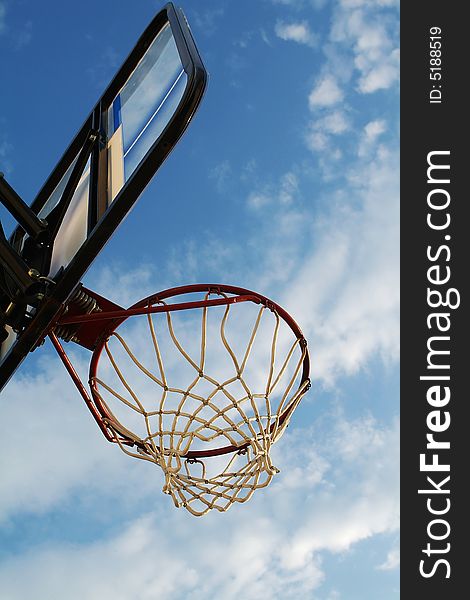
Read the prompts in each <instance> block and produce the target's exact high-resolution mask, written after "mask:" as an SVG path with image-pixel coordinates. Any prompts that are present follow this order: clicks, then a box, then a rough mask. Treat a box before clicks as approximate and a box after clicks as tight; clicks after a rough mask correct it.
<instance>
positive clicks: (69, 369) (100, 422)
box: [49, 331, 125, 443]
mask: <svg viewBox="0 0 470 600" xmlns="http://www.w3.org/2000/svg"><path fill="white" fill-rule="evenodd" d="M49 339H50V340H51V342H52V345H53V346H54V348H55V349H56V351H57V354H58V355H59V357H60V360H61V361H62V363H63V365H64V367H65V368H66V369H67V372H68V374H69V375H70V377H71V378H72V381H73V382H74V384H75V386H76V388H77V389H78V391H79V392H80V395H81V397H82V398H83V400H84V401H85V404H86V405H87V407H88V410H89V411H90V412H91V414H92V415H93V418H94V419H95V421H96V422H97V424H98V427H99V428H100V429H101V431H102V432H103V435H104V437H105V438H106V439H107V440H108V441H109V442H116V439H115V438H114V436H112V435H111V434H110V433H109V431H108V429H107V427H106V425H105V424H104V422H103V419H102V416H101V415H100V413H99V412H98V410H97V409H96V406H95V405H94V404H93V402H92V400H91V398H90V396H89V395H88V392H87V390H86V388H85V386H84V385H83V383H82V381H81V379H80V377H79V375H78V373H77V372H76V371H75V369H74V367H73V365H72V363H71V362H70V359H69V357H68V356H67V353H66V352H65V350H64V348H63V346H62V344H61V343H60V342H59V339H58V337H57V336H56V335H55V333H54V332H53V331H51V332H50V333H49ZM123 443H125V441H124V440H123Z"/></svg>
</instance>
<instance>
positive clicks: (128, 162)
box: [0, 4, 207, 385]
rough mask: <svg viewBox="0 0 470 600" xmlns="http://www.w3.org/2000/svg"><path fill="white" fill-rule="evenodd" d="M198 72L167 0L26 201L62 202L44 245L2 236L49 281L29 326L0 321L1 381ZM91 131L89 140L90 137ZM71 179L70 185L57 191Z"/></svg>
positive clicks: (169, 131)
mask: <svg viewBox="0 0 470 600" xmlns="http://www.w3.org/2000/svg"><path fill="white" fill-rule="evenodd" d="M206 80H207V75H206V72H205V69H204V67H203V65H202V62H201V60H200V57H199V54H198V52H197V49H196V46H195V44H194V40H193V39H192V36H191V34H190V32H189V28H188V26H187V22H186V19H185V18H184V15H183V14H182V12H181V11H179V10H176V9H175V8H174V7H173V5H172V4H168V5H167V6H166V7H165V8H164V9H163V10H162V11H160V13H158V15H157V16H156V17H155V19H154V20H153V21H152V23H151V24H150V25H149V27H148V28H147V30H146V31H145V32H144V34H143V35H142V37H141V38H140V40H139V41H138V43H137V45H136V47H135V48H134V50H133V51H132V52H131V54H130V55H129V57H128V59H127V60H126V62H125V63H124V64H123V66H122V67H121V69H120V70H119V71H118V73H117V74H116V76H115V78H114V79H113V81H112V82H111V84H110V85H109V86H108V88H107V90H106V91H105V93H104V94H103V96H102V97H101V98H100V100H99V101H98V103H97V104H96V106H95V108H94V109H93V111H92V112H91V114H90V116H89V117H88V119H87V120H86V121H85V123H84V125H83V127H82V128H81V130H80V131H79V133H78V134H77V136H76V137H75V139H74V140H73V142H72V144H71V145H70V146H69V148H68V149H67V151H66V152H65V154H64V156H63V157H62V159H61V160H60V161H59V163H58V165H57V167H56V168H55V169H54V171H53V172H52V173H51V175H50V177H49V178H48V179H47V181H46V183H45V185H44V186H43V188H42V189H41V191H40V192H39V194H38V196H37V197H36V199H35V201H34V202H33V204H32V208H33V210H34V211H35V212H36V214H37V215H38V216H39V217H41V218H42V219H44V220H46V221H47V222H49V221H51V222H52V221H53V220H54V219H56V220H57V219H58V216H57V215H58V213H61V212H63V214H61V215H60V218H59V220H58V222H57V227H56V231H55V234H54V239H53V241H52V243H51V244H50V245H49V246H50V247H49V249H48V251H47V252H46V251H45V252H43V253H42V254H41V255H39V254H38V253H36V254H35V253H34V252H31V245H32V244H29V246H28V236H27V235H26V234H25V232H24V231H23V230H21V228H17V230H16V231H15V232H14V234H13V235H12V237H11V238H10V242H11V244H12V246H13V247H14V248H16V249H17V251H18V252H19V253H20V254H21V255H22V256H23V258H24V260H25V261H27V263H28V265H31V266H32V267H33V268H35V269H36V270H38V271H39V272H40V273H41V275H43V276H45V277H48V278H50V279H53V280H54V282H55V284H54V286H53V287H52V288H51V290H50V298H46V300H45V302H44V303H43V305H41V306H39V307H33V308H32V310H31V307H30V311H31V312H32V314H33V315H34V316H33V320H32V321H33V323H32V326H29V327H27V328H26V330H25V331H21V332H18V333H19V334H18V335H17V334H16V333H15V332H13V331H12V330H11V329H10V330H9V331H10V334H9V336H8V338H7V339H6V340H5V342H4V343H3V344H2V346H1V351H0V361H1V363H0V385H3V384H4V383H5V382H6V381H7V380H8V377H9V376H10V375H11V373H12V372H13V371H14V369H15V368H16V366H17V365H18V364H19V362H21V360H22V359H23V358H24V356H25V355H26V354H27V353H28V352H29V351H30V350H31V349H32V348H34V346H35V345H36V344H37V342H38V341H39V340H40V339H41V337H44V335H45V333H46V332H47V328H48V327H49V326H50V323H51V321H52V320H53V318H54V315H55V314H57V312H58V310H60V309H61V307H62V305H63V303H64V302H66V301H67V299H68V297H69V296H70V294H71V293H72V292H73V290H74V289H75V287H76V286H77V285H78V283H79V281H80V279H81V278H82V277H83V275H84V273H85V272H86V270H87V269H88V267H89V266H90V264H91V262H92V261H93V259H94V258H95V257H96V255H97V254H98V253H99V251H100V250H101V248H102V247H103V246H104V244H105V243H106V242H107V240H108V239H109V237H110V236H111V234H112V232H113V231H114V229H115V228H116V227H117V226H118V224H119V223H120V222H121V220H122V219H123V218H124V217H125V216H126V214H127V213H128V212H129V210H130V208H131V207H132V205H133V204H134V202H135V201H136V200H137V198H138V197H139V195H140V194H141V192H142V191H143V189H144V188H145V186H146V185H147V184H148V182H149V181H150V179H151V178H152V176H153V175H154V174H155V172H156V170H157V169H158V167H159V166H160V165H161V164H162V162H163V161H164V159H165V158H166V156H167V155H168V154H169V153H170V151H171V149H172V148H173V147H174V145H175V144H176V143H177V141H178V139H179V138H180V136H181V135H182V133H183V132H184V130H185V129H186V127H187V125H188V123H189V121H190V120H191V118H192V116H193V114H194V112H195V111H196V109H197V107H198V105H199V103H200V101H201V99H202V95H203V91H204V89H205V85H206ZM93 136H95V137H96V138H97V139H96V142H94V141H93V142H90V140H94V138H93ZM87 144H88V145H89V146H90V151H89V153H88V155H86V148H87ZM71 181H73V182H74V183H73V184H71V183H70V182H71ZM71 185H72V187H73V189H72V193H71V194H70V197H68V198H65V196H67V192H66V190H67V186H68V187H69V188H70V187H71ZM63 208H64V210H62V209H63Z"/></svg>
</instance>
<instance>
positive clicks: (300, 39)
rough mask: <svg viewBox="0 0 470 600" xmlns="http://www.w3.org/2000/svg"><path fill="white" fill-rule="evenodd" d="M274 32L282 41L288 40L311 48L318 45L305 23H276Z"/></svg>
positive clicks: (316, 39)
mask: <svg viewBox="0 0 470 600" xmlns="http://www.w3.org/2000/svg"><path fill="white" fill-rule="evenodd" d="M274 30H275V32H276V35H277V36H278V37H279V38H281V39H282V40H290V41H293V42H297V43H299V44H306V45H307V46H312V47H313V46H316V45H317V44H318V38H317V36H315V35H314V34H313V33H312V31H311V30H310V27H309V25H308V23H307V21H299V22H290V23H287V22H285V21H278V22H277V23H276V26H275V28H274Z"/></svg>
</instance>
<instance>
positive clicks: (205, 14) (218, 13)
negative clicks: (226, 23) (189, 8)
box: [194, 6, 225, 35]
mask: <svg viewBox="0 0 470 600" xmlns="http://www.w3.org/2000/svg"><path fill="white" fill-rule="evenodd" d="M224 14H225V9H224V8H223V7H222V6H219V7H218V8H212V9H207V10H203V11H200V10H198V11H196V12H195V14H194V22H195V25H196V26H197V27H198V28H199V29H200V30H201V31H202V32H203V33H204V34H205V35H213V34H214V33H215V31H216V30H217V27H218V21H219V20H220V19H221V18H222V17H223V16H224Z"/></svg>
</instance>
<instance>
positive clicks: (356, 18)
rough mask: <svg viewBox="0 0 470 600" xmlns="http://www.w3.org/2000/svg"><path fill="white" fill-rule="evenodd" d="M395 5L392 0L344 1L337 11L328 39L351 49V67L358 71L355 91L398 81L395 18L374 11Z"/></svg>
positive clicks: (385, 87)
mask: <svg viewBox="0 0 470 600" xmlns="http://www.w3.org/2000/svg"><path fill="white" fill-rule="evenodd" d="M394 5H396V3H395V2H392V1H387V0H383V1H382V2H378V3H372V2H369V1H365V0H347V1H343V2H342V3H341V5H340V8H339V9H338V10H337V12H336V15H335V18H334V21H333V25H332V28H331V33H330V39H331V40H332V42H334V43H337V44H342V45H345V46H348V47H350V48H351V49H352V51H353V56H354V67H355V69H356V71H358V73H359V78H358V80H357V90H358V91H359V92H360V93H363V94H371V93H373V92H376V91H378V90H384V89H388V88H390V87H391V86H392V85H394V84H395V83H396V82H397V81H398V76H399V49H398V46H397V45H396V42H395V40H396V39H397V37H398V36H397V28H398V23H397V19H395V18H393V19H391V18H389V17H388V15H387V14H386V13H385V14H380V13H377V12H376V11H375V10H374V9H376V8H377V7H379V8H383V9H387V8H389V7H392V6H394Z"/></svg>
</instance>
